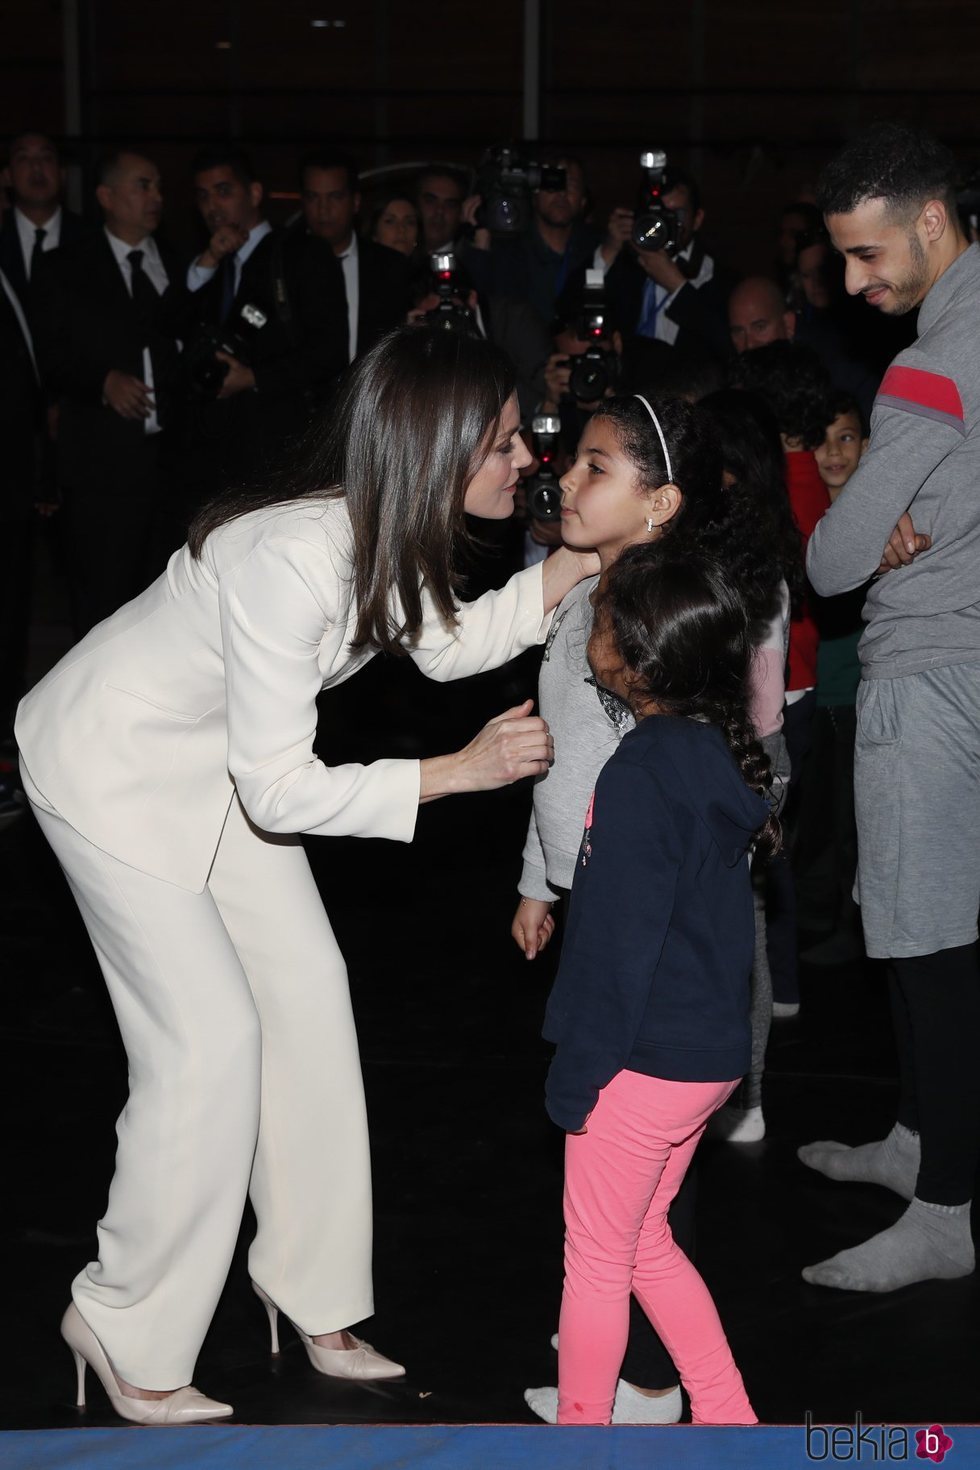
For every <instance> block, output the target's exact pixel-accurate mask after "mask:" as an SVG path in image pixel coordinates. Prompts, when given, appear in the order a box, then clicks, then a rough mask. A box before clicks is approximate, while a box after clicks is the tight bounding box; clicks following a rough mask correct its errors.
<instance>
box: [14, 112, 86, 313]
mask: <svg viewBox="0 0 980 1470" xmlns="http://www.w3.org/2000/svg"><path fill="white" fill-rule="evenodd" d="M7 187H8V190H9V192H10V197H11V203H12V205H13V208H12V209H11V210H10V211H9V212H8V213H7V214H5V215H4V219H3V227H2V229H0V270H2V271H3V273H4V275H5V276H6V277H7V280H8V281H9V283H10V285H11V286H12V287H13V288H14V290H15V291H16V292H17V295H18V297H19V298H20V302H21V305H22V306H23V307H24V308H25V309H29V307H30V291H31V285H32V283H33V279H34V262H35V260H38V259H39V258H40V256H42V255H44V254H47V253H48V252H50V251H52V250H57V249H58V248H59V247H60V246H62V245H70V244H72V242H73V241H75V240H77V239H78V238H79V236H80V235H82V234H83V233H84V230H85V226H84V225H83V224H82V221H81V220H80V219H79V217H78V216H77V215H75V214H71V213H70V211H69V210H67V209H65V208H64V206H63V205H62V203H61V196H62V194H63V193H64V187H65V171H64V167H63V165H62V162H61V158H60V155H59V153H58V148H57V145H56V144H55V143H54V142H53V141H52V140H51V139H50V138H48V137H45V135H44V134H43V133H18V134H17V136H16V137H15V138H13V139H12V140H11V144H10V155H9V161H8V164H7Z"/></svg>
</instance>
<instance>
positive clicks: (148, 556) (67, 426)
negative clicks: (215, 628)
mask: <svg viewBox="0 0 980 1470" xmlns="http://www.w3.org/2000/svg"><path fill="white" fill-rule="evenodd" d="M95 192H96V198H97V200H98V202H99V207H100V209H101V210H102V215H103V220H104V228H103V229H101V230H97V231H93V232H92V233H91V234H86V235H84V236H83V237H82V238H81V239H79V240H77V241H76V242H75V243H74V244H73V245H70V246H68V245H66V246H65V247H64V248H63V249H59V250H58V251H56V252H54V253H52V254H49V255H46V256H44V257H42V260H41V262H40V264H39V266H38V271H37V274H38V285H39V286H42V285H43V287H44V290H43V299H42V301H41V302H40V303H36V304H35V313H34V322H35V324H36V336H37V349H38V358H39V366H40V368H41V373H42V378H43V380H44V382H45V385H46V387H47V389H48V391H49V392H50V393H51V394H53V395H54V397H55V399H56V401H57V405H58V431H57V462H58V478H59V482H60V484H61V487H62V490H63V494H64V511H63V514H64V538H65V545H66V551H67V555H68V562H69V575H70V579H71V583H72V594H73V616H74V621H75V629H76V632H77V634H78V635H79V636H81V635H82V634H84V633H85V632H86V631H87V630H88V629H89V628H90V627H92V626H93V624H95V623H97V622H100V621H101V620H102V618H104V617H107V616H108V615H109V613H111V612H114V611H115V609H116V608H117V607H119V606H120V605H121V604H122V603H123V602H125V601H127V600H128V599H129V598H130V597H132V596H134V595H135V594H136V593H137V592H139V591H141V590H142V588H143V587H144V586H145V584H146V583H147V582H148V581H149V580H150V579H151V578H152V577H153V576H154V575H156V573H157V572H159V571H160V570H162V567H163V565H164V563H165V561H166V556H167V555H168V554H169V551H170V550H172V549H173V546H175V545H176V544H178V543H179V540H180V539H181V538H180V531H179V527H178V526H177V525H176V524H174V522H173V520H172V518H171V515H170V505H169V497H168V475H167V444H168V439H169V437H170V435H171V433H172V425H173V420H174V415H175V412H176V409H177V403H178V394H179V386H180V367H179V351H178V344H177V340H176V338H177V333H178V330H179V327H178V323H179V317H180V311H179V308H180V302H181V300H182V297H183V287H182V283H181V279H180V277H181V271H180V266H179V264H178V262H177V260H176V259H175V258H174V257H173V255H172V253H171V252H170V251H169V250H168V249H167V247H166V246H165V245H164V244H163V243H162V242H160V241H158V240H156V239H155V238H154V232H155V230H156V229H157V226H158V225H159V223H160V218H161V214H162V210H163V199H162V195H161V190H160V174H159V171H158V169H157V167H156V165H155V164H154V163H153V162H152V161H151V160H150V159H148V158H145V157H144V156H143V155H142V154H140V153H137V152H135V151H133V150H130V149H121V150H119V151H117V152H115V153H113V154H111V155H109V156H108V157H107V158H106V159H105V160H103V163H102V165H101V167H100V170H99V183H98V187H97V188H96V191H95Z"/></svg>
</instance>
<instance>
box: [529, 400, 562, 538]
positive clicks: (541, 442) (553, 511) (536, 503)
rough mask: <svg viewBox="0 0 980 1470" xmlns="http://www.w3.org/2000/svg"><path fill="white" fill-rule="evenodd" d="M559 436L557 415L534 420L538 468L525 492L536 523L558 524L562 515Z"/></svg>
mask: <svg viewBox="0 0 980 1470" xmlns="http://www.w3.org/2000/svg"><path fill="white" fill-rule="evenodd" d="M560 435H561V419H560V418H559V417H558V415H557V414H550V413H539V414H535V415H534V418H533V419H532V420H531V437H532V440H533V443H534V457H535V459H536V460H537V461H538V464H539V469H538V471H537V473H536V474H534V475H532V476H531V478H530V479H529V480H525V482H524V489H525V492H526V494H527V508H528V511H529V512H530V514H531V515H532V516H533V517H534V519H535V520H536V521H557V519H558V517H559V516H560V515H561V487H560V486H559V484H558V476H557V474H556V473H555V467H554V462H555V455H556V454H557V453H558V444H559V437H560Z"/></svg>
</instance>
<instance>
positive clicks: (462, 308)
mask: <svg viewBox="0 0 980 1470" xmlns="http://www.w3.org/2000/svg"><path fill="white" fill-rule="evenodd" d="M429 269H430V270H431V271H432V284H433V287H434V289H435V290H436V292H437V293H438V296H439V304H438V305H437V306H434V307H433V308H432V310H431V311H427V312H426V313H425V320H426V321H427V322H428V324H429V326H430V327H440V328H441V329H442V330H443V331H446V332H462V333H463V334H464V335H465V336H469V337H475V336H479V333H478V331H477V328H476V322H475V321H474V320H473V313H472V312H471V311H470V309H469V307H468V306H466V305H465V303H464V298H465V296H466V287H465V286H464V284H463V282H462V281H461V280H460V279H459V275H458V272H457V268H456V257H455V255H454V254H453V252H452V251H451V250H445V251H438V252H436V253H435V254H433V255H430V256H429Z"/></svg>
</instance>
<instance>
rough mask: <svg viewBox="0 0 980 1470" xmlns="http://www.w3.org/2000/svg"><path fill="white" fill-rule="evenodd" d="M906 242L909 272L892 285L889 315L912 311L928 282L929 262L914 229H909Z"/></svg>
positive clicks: (901, 314)
mask: <svg viewBox="0 0 980 1470" xmlns="http://www.w3.org/2000/svg"><path fill="white" fill-rule="evenodd" d="M908 242H909V257H910V261H911V264H910V268H909V273H908V275H907V276H906V277H905V279H904V280H903V281H896V282H895V283H894V284H893V285H892V295H891V300H892V305H891V307H890V308H889V311H888V315H889V316H906V315H907V314H908V312H910V311H914V310H915V308H916V307H917V306H918V305H919V303H920V301H921V300H922V298H923V296H924V295H925V294H926V288H927V286H928V284H929V262H928V261H927V259H926V252H925V250H924V249H923V247H922V241H921V240H920V239H919V237H918V235H917V234H916V233H915V231H914V230H910V231H909V235H908Z"/></svg>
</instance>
